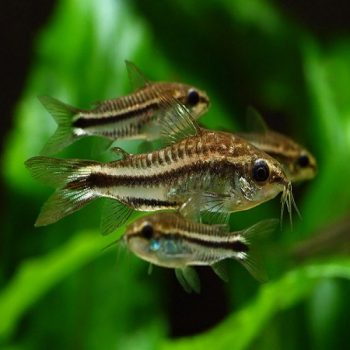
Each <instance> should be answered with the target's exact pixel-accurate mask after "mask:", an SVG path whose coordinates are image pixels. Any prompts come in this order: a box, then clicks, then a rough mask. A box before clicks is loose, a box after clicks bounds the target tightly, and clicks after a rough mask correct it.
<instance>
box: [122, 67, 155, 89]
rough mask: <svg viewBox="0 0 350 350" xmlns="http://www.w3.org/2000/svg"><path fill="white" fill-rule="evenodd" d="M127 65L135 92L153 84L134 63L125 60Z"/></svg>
mask: <svg viewBox="0 0 350 350" xmlns="http://www.w3.org/2000/svg"><path fill="white" fill-rule="evenodd" d="M125 65H126V70H127V71H128V76H129V81H130V84H131V86H132V88H133V89H134V90H139V89H141V88H144V87H145V86H147V85H150V84H151V82H150V81H149V80H148V79H147V78H146V77H145V75H144V74H143V73H142V71H141V70H140V69H139V68H138V67H136V65H135V64H134V63H132V62H130V61H127V60H125Z"/></svg>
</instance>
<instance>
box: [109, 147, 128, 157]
mask: <svg viewBox="0 0 350 350" xmlns="http://www.w3.org/2000/svg"><path fill="white" fill-rule="evenodd" d="M110 150H111V152H113V153H114V154H116V155H117V156H118V159H121V160H124V159H125V158H128V157H129V156H130V153H128V152H127V151H125V150H124V149H122V148H120V147H112V148H111V149H110Z"/></svg>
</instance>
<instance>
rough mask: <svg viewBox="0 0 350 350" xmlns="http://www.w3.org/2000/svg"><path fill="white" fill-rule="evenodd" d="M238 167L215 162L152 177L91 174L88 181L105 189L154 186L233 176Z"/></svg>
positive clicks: (91, 184) (193, 165)
mask: <svg viewBox="0 0 350 350" xmlns="http://www.w3.org/2000/svg"><path fill="white" fill-rule="evenodd" d="M235 170H237V166H235V165H233V164H232V163H229V162H226V161H215V162H210V163H195V164H192V165H185V166H183V167H181V168H178V169H174V170H170V171H164V172H163V173H161V174H157V175H151V176H144V175H140V176H125V175H120V176H119V175H108V174H104V173H91V174H90V175H89V176H88V177H87V178H86V181H87V183H88V184H89V185H90V186H91V187H97V188H105V187H112V186H130V187H132V186H154V185H159V184H163V183H172V182H173V181H174V180H176V179H179V178H181V177H183V176H185V175H188V174H193V173H201V172H206V171H212V172H213V176H223V175H225V174H230V173H231V174H233V171H235Z"/></svg>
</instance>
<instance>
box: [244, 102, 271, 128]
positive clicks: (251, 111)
mask: <svg viewBox="0 0 350 350" xmlns="http://www.w3.org/2000/svg"><path fill="white" fill-rule="evenodd" d="M246 123H247V130H248V131H249V132H252V131H253V132H257V133H259V134H265V133H266V132H267V131H268V130H269V127H268V126H267V124H266V123H265V121H264V119H263V117H262V115H261V114H260V113H259V112H258V111H257V110H256V109H255V108H254V107H252V106H248V108H247V112H246Z"/></svg>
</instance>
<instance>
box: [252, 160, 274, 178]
mask: <svg viewBox="0 0 350 350" xmlns="http://www.w3.org/2000/svg"><path fill="white" fill-rule="evenodd" d="M269 175H270V169H269V166H268V165H267V163H266V162H265V161H264V160H263V159H258V160H256V161H255V163H254V166H253V178H254V180H255V181H257V182H264V181H266V180H267V179H268V177H269Z"/></svg>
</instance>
